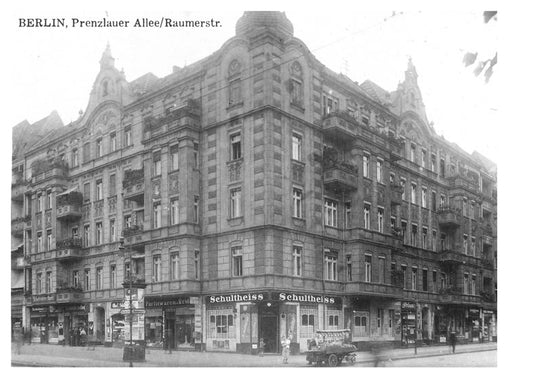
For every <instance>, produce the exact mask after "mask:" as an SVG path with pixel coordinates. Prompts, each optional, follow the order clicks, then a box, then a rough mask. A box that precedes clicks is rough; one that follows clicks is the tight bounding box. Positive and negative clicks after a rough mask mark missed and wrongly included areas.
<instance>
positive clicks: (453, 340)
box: [450, 332, 457, 353]
mask: <svg viewBox="0 0 533 378" xmlns="http://www.w3.org/2000/svg"><path fill="white" fill-rule="evenodd" d="M450 344H451V345H452V353H455V345H456V344H457V336H456V335H455V332H452V333H450Z"/></svg>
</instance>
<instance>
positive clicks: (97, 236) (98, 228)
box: [96, 222, 104, 245]
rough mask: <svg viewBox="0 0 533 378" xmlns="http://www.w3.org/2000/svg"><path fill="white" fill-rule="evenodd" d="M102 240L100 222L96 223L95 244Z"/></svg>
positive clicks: (102, 234) (102, 232)
mask: <svg viewBox="0 0 533 378" xmlns="http://www.w3.org/2000/svg"><path fill="white" fill-rule="evenodd" d="M103 242H104V229H103V227H102V222H97V223H96V245H100V244H102V243H103Z"/></svg>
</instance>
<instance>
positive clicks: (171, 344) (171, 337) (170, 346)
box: [168, 328, 174, 354]
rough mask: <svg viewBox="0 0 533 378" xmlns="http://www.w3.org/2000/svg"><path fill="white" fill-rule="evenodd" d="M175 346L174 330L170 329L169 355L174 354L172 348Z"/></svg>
mask: <svg viewBox="0 0 533 378" xmlns="http://www.w3.org/2000/svg"><path fill="white" fill-rule="evenodd" d="M173 346H174V337H173V333H172V328H169V329H168V353H169V354H172V347H173Z"/></svg>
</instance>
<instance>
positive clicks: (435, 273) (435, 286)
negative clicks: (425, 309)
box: [432, 270, 438, 293]
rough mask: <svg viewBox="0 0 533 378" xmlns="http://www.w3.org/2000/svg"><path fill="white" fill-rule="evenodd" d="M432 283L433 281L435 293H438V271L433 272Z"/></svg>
mask: <svg viewBox="0 0 533 378" xmlns="http://www.w3.org/2000/svg"><path fill="white" fill-rule="evenodd" d="M432 281H433V286H432V287H433V292H434V293H436V292H437V290H438V288H437V271H436V270H434V271H433V277H432Z"/></svg>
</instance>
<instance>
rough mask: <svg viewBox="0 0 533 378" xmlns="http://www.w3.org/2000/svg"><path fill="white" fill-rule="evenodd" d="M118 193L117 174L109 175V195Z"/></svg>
mask: <svg viewBox="0 0 533 378" xmlns="http://www.w3.org/2000/svg"><path fill="white" fill-rule="evenodd" d="M115 195H117V175H115V174H114V173H113V174H111V175H109V196H111V197H112V196H115Z"/></svg>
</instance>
